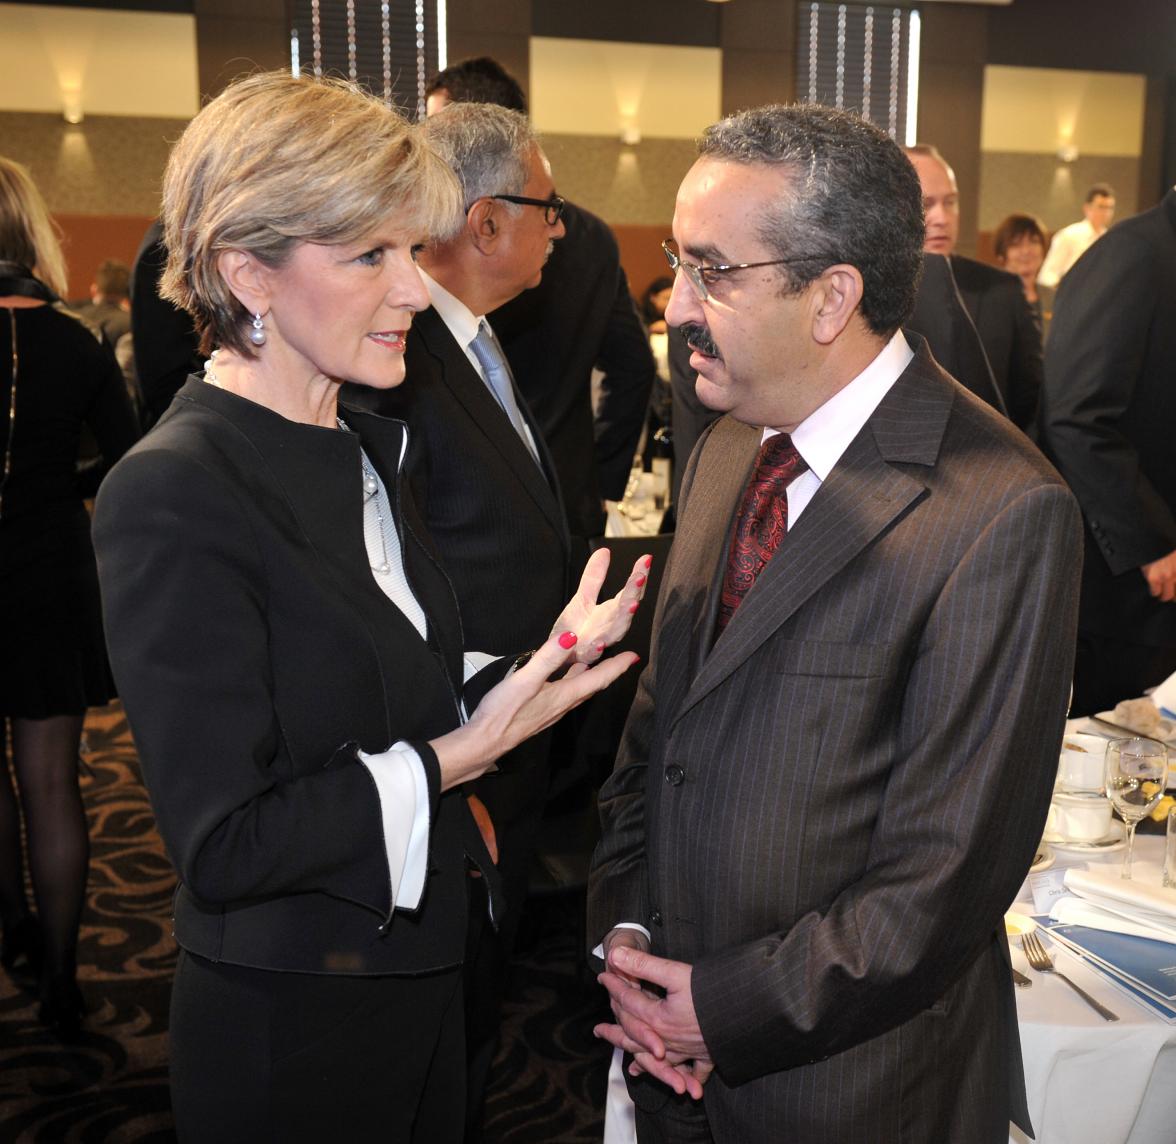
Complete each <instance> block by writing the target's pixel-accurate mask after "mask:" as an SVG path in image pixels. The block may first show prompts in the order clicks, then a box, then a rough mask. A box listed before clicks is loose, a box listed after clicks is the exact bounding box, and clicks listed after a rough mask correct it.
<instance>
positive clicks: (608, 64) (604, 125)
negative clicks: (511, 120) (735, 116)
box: [531, 36, 721, 139]
mask: <svg viewBox="0 0 1176 1144" xmlns="http://www.w3.org/2000/svg"><path fill="white" fill-rule="evenodd" d="M720 70H721V53H720V52H719V50H718V49H717V48H682V47H669V46H665V45H657V44H622V43H616V42H611V41H609V42H606V41H603V40H563V39H553V38H551V37H545V36H535V37H532V39H531V118H532V119H533V120H534V123H535V126H536V127H537V128H538V129H539V130H540V131H543V132H557V133H561V134H576V135H599V136H612V137H614V138H619V137H620V133H621V128H622V126H623V125H626V124H632V125H634V126H636V127H637V129H638V130H639V131H640V132H641V135H642V137H643V138H646V137H656V138H661V139H683V138H685V139H692V138H694V137H695V136H697V135H698V134H699V132H701V131H702V129H703V128H705V127H707V126H708V125H709V124H711V123H713V122H714V121H715V120H716V119H718V117H719V102H720V96H719V93H720Z"/></svg>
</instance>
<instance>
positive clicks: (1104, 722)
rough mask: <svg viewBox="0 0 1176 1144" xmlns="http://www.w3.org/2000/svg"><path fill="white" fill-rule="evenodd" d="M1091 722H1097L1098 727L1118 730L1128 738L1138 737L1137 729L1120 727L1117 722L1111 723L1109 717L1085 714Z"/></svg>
mask: <svg viewBox="0 0 1176 1144" xmlns="http://www.w3.org/2000/svg"><path fill="white" fill-rule="evenodd" d="M1086 718H1087V719H1089V720H1090V721H1091V722H1092V723H1097V724H1098V725H1099V726H1100V727H1106V728H1108V729H1109V730H1111V731H1118V732H1119V734H1120V735H1126V736H1128V737H1129V738H1132V739H1135V738H1139V735H1140V733H1139V732H1138V731H1132V730H1131V728H1130V727H1120V726H1119V724H1118V723H1112V722H1111V721H1110V720H1109V719H1100V718H1099V717H1098V716H1097V715H1087V716H1086Z"/></svg>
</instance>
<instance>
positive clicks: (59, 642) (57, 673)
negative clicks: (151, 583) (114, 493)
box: [0, 504, 115, 719]
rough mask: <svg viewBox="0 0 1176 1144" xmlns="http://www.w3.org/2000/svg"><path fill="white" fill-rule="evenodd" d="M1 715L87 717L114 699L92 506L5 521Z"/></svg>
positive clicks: (0, 558) (1, 533) (0, 569)
mask: <svg viewBox="0 0 1176 1144" xmlns="http://www.w3.org/2000/svg"><path fill="white" fill-rule="evenodd" d="M0 632H2V633H3V635H2V636H0V715H3V716H15V717H18V718H25V719H45V718H48V717H50V716H53V715H80V714H83V713H84V712H85V710H86V708H87V707H99V706H102V705H103V704H105V703H108V702H109V701H110V700H111V699H112V698H113V697H114V695H115V690H114V682H113V680H112V678H111V675H110V666H109V664H108V662H107V659H106V641H105V638H104V636H103V631H102V607H101V598H100V596H99V594H98V571H97V568H96V566H95V563H94V549H93V547H92V545H91V543H90V517H89V514H88V513H87V512H86V510H85V508H84V507H83V506H81V505H80V504H79V505H78V507H77V509H76V510H75V511H72V512H68V513H64V514H55V515H53V516H52V517H48V518H46V517H43V516H40V515H35V514H32V515H24V516H20V517H17V518H16V519H15V520H5V521H0Z"/></svg>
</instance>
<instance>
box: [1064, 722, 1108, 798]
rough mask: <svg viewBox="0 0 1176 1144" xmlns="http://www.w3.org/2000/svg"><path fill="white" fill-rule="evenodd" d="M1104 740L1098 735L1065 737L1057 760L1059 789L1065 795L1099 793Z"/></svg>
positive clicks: (1101, 786)
mask: <svg viewBox="0 0 1176 1144" xmlns="http://www.w3.org/2000/svg"><path fill="white" fill-rule="evenodd" d="M1106 751H1107V741H1106V739H1104V738H1102V737H1101V736H1099V735H1066V736H1065V737H1064V738H1063V739H1062V753H1061V755H1060V757H1059V759H1058V784H1057V785H1058V789H1059V790H1062V791H1066V792H1067V793H1073V794H1079V793H1086V794H1092V793H1094V792H1095V791H1100V792H1101V791H1102V789H1103V785H1104V781H1105V780H1104V778H1103V762H1104V760H1105V758H1106Z"/></svg>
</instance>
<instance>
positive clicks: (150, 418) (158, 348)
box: [131, 219, 203, 428]
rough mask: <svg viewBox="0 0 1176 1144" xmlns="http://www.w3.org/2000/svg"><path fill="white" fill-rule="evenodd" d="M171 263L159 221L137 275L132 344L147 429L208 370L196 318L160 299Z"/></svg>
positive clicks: (142, 247)
mask: <svg viewBox="0 0 1176 1144" xmlns="http://www.w3.org/2000/svg"><path fill="white" fill-rule="evenodd" d="M166 265H167V247H165V246H164V245H163V227H162V225H161V224H160V222H159V220H158V219H156V221H155V222H153V223H152V224H151V225H150V226H149V227H148V228H147V233H146V234H145V235H144V236H143V241H142V243H141V244H140V246H139V252H138V254H136V255H135V267H134V270H133V272H132V274H131V340H132V342H133V345H134V350H135V376H136V378H137V379H138V382H139V393H140V395H141V396H142V400H143V413H142V417H143V425H144V427H145V428H146V427H149V426H151V425H154V424H155V422H156V421H158V420H159V418H160V417H161V416H163V413H164V411H165V410H166V409H167V407H168V406H169V405H170V404H171V401H172V398H173V397H175V395H176V393H177V392H178V391H179V389H180V386H182V385H183V384H184V382H185V380H186V379H187V377H188V375H189V374H190V373H193V372H195V371H197V370H199V369H201V368H203V359H202V358H201V356H200V339H199V338H198V337H197V336H196V328H195V327H194V326H193V324H192V316H191V315H190V314H187V313H185V312H184V311H183V310H181V309H180V308H179V307H178V306H174V305H172V303H171V302H168V301H166V300H165V299H163V298H161V297H160V296H159V280H160V278H161V277H162V276H163V270H164V267H165V266H166Z"/></svg>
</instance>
